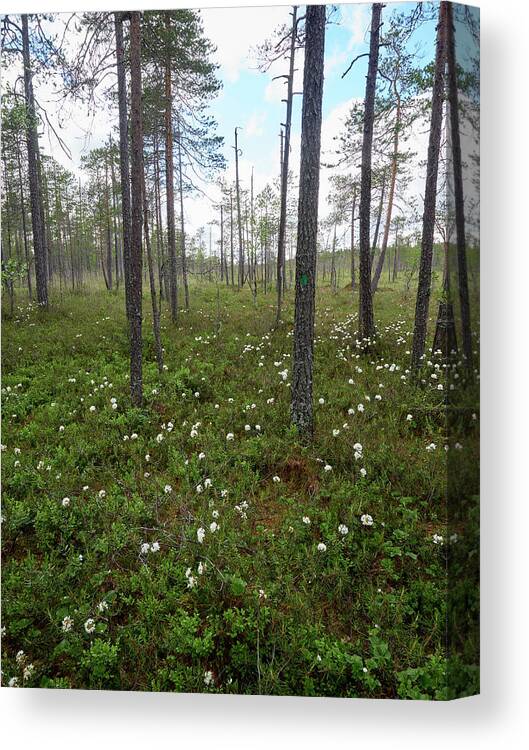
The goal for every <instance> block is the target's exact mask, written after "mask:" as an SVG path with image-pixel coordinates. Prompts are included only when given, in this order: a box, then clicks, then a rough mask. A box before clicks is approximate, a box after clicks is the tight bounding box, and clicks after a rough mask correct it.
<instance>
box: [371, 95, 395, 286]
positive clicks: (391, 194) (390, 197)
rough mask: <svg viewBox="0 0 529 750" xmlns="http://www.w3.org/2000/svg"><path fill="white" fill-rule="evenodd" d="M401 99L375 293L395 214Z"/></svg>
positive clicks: (374, 284) (374, 280)
mask: <svg viewBox="0 0 529 750" xmlns="http://www.w3.org/2000/svg"><path fill="white" fill-rule="evenodd" d="M400 112H401V110H400V99H399V98H398V97H397V110H396V114H395V132H394V135H393V153H392V155H391V173H390V176H389V193H388V207H387V209H386V223H385V225H384V235H383V237H382V247H381V248H380V255H379V256H378V262H377V266H376V268H375V273H374V275H373V280H372V282H371V292H372V293H373V294H374V293H375V292H376V290H377V287H378V282H379V281H380V276H381V275H382V269H383V267H384V259H385V257H386V250H387V249H388V241H389V230H390V227H391V217H392V214H393V203H394V200H395V185H396V182H397V170H398V159H399V133H400V120H401V114H400Z"/></svg>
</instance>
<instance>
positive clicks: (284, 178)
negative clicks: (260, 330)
mask: <svg viewBox="0 0 529 750" xmlns="http://www.w3.org/2000/svg"><path fill="white" fill-rule="evenodd" d="M297 13H298V9H297V6H296V5H294V6H293V8H292V31H291V35H290V60H289V70H288V76H287V101H286V104H287V112H286V119H285V134H284V139H283V138H282V139H281V146H282V147H281V152H282V160H281V205H280V212H279V232H278V239H277V310H276V325H277V324H278V323H279V321H280V319H281V305H282V302H283V287H284V275H285V237H286V227H287V191H288V165H289V156H290V130H291V125H292V100H293V98H294V59H295V54H296V33H297V23H298V21H297Z"/></svg>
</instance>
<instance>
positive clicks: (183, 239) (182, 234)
mask: <svg viewBox="0 0 529 750" xmlns="http://www.w3.org/2000/svg"><path fill="white" fill-rule="evenodd" d="M178 183H179V190H180V250H181V255H182V280H183V282H184V301H185V306H186V310H189V286H188V283H187V260H186V234H185V226H184V180H183V176H182V130H181V127H180V121H179V122H178Z"/></svg>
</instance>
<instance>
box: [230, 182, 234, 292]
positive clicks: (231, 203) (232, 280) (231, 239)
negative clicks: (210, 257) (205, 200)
mask: <svg viewBox="0 0 529 750" xmlns="http://www.w3.org/2000/svg"><path fill="white" fill-rule="evenodd" d="M230 262H231V285H232V286H235V272H234V267H233V266H234V263H233V195H232V191H231V190H230Z"/></svg>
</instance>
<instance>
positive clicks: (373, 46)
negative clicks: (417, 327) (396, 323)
mask: <svg viewBox="0 0 529 750" xmlns="http://www.w3.org/2000/svg"><path fill="white" fill-rule="evenodd" d="M381 13H382V5H381V3H374V4H373V10H372V16H371V40H370V44H369V66H368V71H367V81H366V95H365V105H364V109H365V111H364V134H363V135H364V137H363V142H362V168H361V183H360V295H359V311H358V322H359V332H360V337H361V338H362V339H370V338H372V337H373V336H374V335H375V320H374V316H373V295H372V294H371V254H370V251H371V248H370V246H369V241H370V211H371V152H372V147H373V124H374V115H375V89H376V79H377V70H378V51H379V43H380V16H381Z"/></svg>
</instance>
